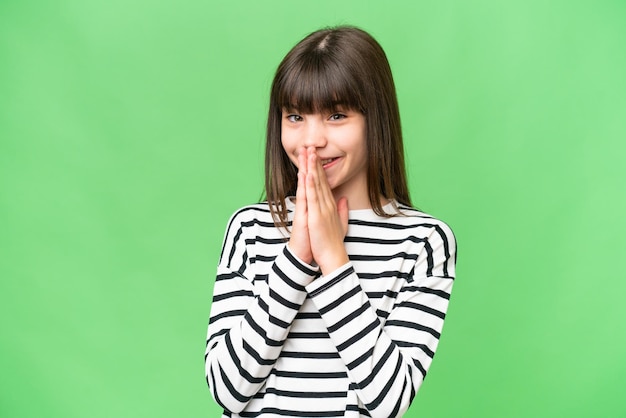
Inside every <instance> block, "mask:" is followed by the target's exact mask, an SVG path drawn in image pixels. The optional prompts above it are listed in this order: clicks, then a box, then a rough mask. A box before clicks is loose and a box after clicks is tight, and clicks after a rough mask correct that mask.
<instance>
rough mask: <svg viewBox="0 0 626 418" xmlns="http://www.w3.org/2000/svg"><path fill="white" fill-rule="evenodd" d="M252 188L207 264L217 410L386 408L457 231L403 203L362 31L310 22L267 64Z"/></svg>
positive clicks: (415, 350)
mask: <svg viewBox="0 0 626 418" xmlns="http://www.w3.org/2000/svg"><path fill="white" fill-rule="evenodd" d="M265 190H266V195H267V202H264V203H260V204H256V205H251V206H247V207H244V208H243V209H240V210H239V211H237V212H236V213H235V214H234V215H233V216H232V218H231V219H230V222H229V224H228V227H227V230H226V235H225V238H224V245H223V249H222V254H221V257H220V261H219V266H218V269H217V279H216V281H215V286H214V293H213V303H212V305H211V318H210V321H209V329H208V338H207V346H206V347H207V348H206V356H205V366H206V378H207V382H208V384H209V387H210V389H211V392H212V394H213V397H214V398H215V400H216V401H217V402H218V403H219V404H220V405H221V406H222V407H223V408H224V415H223V416H224V417H252V416H255V417H256V416H262V417H270V416H271V417H275V416H299V417H363V416H367V417H395V416H401V415H402V414H403V413H404V412H405V411H406V410H407V408H408V407H409V404H410V403H411V400H412V399H413V397H414V396H415V393H416V392H417V390H418V388H419V387H420V385H421V383H422V381H423V379H424V377H425V376H426V371H427V370H428V367H429V366H430V363H431V361H432V358H433V356H434V354H435V349H436V348H437V343H438V341H439V336H440V333H441V329H442V326H443V321H444V317H445V313H446V310H447V307H448V300H449V298H450V291H451V289H452V283H453V279H454V267H455V258H456V243H455V240H454V236H453V235H452V232H451V230H450V229H449V228H448V226H447V225H446V224H445V223H443V222H441V221H439V220H437V219H435V218H433V217H431V216H429V215H426V214H424V213H422V212H419V211H418V210H416V209H413V208H412V207H411V202H410V199H409V192H408V189H407V182H406V174H405V167H404V157H403V147H402V136H401V132H400V117H399V112H398V105H397V99H396V94H395V87H394V84H393V79H392V76H391V70H390V68H389V64H388V62H387V58H386V56H385V53H384V52H383V50H382V48H381V47H380V45H379V44H378V43H377V42H376V41H375V40H374V39H373V38H372V37H371V36H370V35H368V34H367V33H365V32H363V31H362V30H360V29H357V28H353V27H337V28H332V29H324V30H320V31H317V32H314V33H312V34H310V35H309V36H307V37H306V38H304V39H303V40H302V41H301V42H300V43H298V44H297V45H296V46H295V47H294V48H293V49H292V50H291V51H290V52H289V53H288V54H287V56H286V57H285V58H284V59H283V61H282V62H281V64H280V66H279V67H278V70H277V71H276V76H275V78H274V82H273V84H272V90H271V96H270V109H269V117H268V125H267V145H266V154H265Z"/></svg>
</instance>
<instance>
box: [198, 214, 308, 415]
mask: <svg viewBox="0 0 626 418" xmlns="http://www.w3.org/2000/svg"><path fill="white" fill-rule="evenodd" d="M254 212H255V210H254V209H243V210H241V211H239V212H238V213H236V214H235V215H233V217H232V218H231V221H230V223H229V226H228V228H227V231H226V236H225V239H224V245H223V249H222V255H221V257H220V263H219V265H218V269H217V278H216V281H215V285H214V288H213V302H212V305H211V315H210V320H209V327H208V336H207V346H206V354H205V374H206V379H207V383H208V385H209V388H210V389H211V392H212V395H213V397H214V398H215V400H216V402H217V403H219V404H220V405H221V406H222V407H223V408H224V409H225V410H227V411H231V412H240V411H242V410H243V409H244V407H245V406H246V404H247V403H248V401H249V400H250V399H251V398H252V396H254V395H255V394H256V393H257V392H258V390H259V389H260V388H261V387H262V385H263V383H264V382H265V379H266V378H267V376H268V375H269V373H270V371H271V369H272V367H273V365H274V363H275V361H276V359H277V358H278V356H279V354H280V352H281V350H282V346H283V343H284V341H285V339H286V338H287V334H288V332H289V328H290V326H291V323H292V321H293V319H294V318H295V315H296V313H297V312H298V309H299V308H300V305H301V304H302V303H303V302H304V299H305V297H306V291H305V288H304V286H305V285H306V284H308V283H310V281H311V280H312V279H313V278H314V277H315V276H316V275H317V271H316V270H315V269H314V268H313V267H311V266H308V265H306V264H304V263H303V262H302V261H300V260H298V259H297V257H295V256H294V255H293V254H292V253H291V252H290V251H289V249H288V247H287V246H285V247H284V249H283V251H282V252H281V253H280V254H279V255H278V256H277V257H276V259H275V260H274V264H273V266H272V270H271V273H270V274H269V276H268V279H267V281H268V283H267V284H268V285H267V286H265V287H264V290H263V291H261V293H260V294H258V295H256V296H255V288H254V284H253V283H254V282H253V279H254V277H255V272H254V265H255V264H254V263H249V260H248V252H247V248H246V236H245V228H246V227H250V226H251V225H253V224H254V223H255V222H257V220H256V218H255V215H254Z"/></svg>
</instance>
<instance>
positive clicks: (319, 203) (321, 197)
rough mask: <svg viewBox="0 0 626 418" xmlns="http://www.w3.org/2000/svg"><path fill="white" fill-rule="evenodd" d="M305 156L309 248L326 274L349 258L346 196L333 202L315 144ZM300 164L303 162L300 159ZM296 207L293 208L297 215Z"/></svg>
mask: <svg viewBox="0 0 626 418" xmlns="http://www.w3.org/2000/svg"><path fill="white" fill-rule="evenodd" d="M306 157H307V158H306V163H307V164H306V167H307V169H306V170H307V171H306V183H305V185H306V196H305V198H306V212H307V220H308V234H309V240H310V251H311V254H312V256H313V259H314V260H315V262H316V263H317V264H318V265H319V266H320V269H321V270H322V273H323V274H328V273H330V272H332V271H334V270H336V269H337V268H339V267H341V266H342V265H344V264H346V263H347V262H348V261H349V258H348V254H347V253H346V249H345V247H344V243H343V239H344V238H345V236H346V232H347V231H348V200H347V199H346V198H345V197H342V198H340V199H339V200H338V201H337V203H335V198H334V197H333V193H332V191H331V189H330V186H329V185H328V180H327V178H326V173H325V172H324V167H322V164H321V162H320V159H319V157H318V156H317V153H316V152H315V148H314V147H309V149H308V152H307V153H306ZM299 164H300V166H302V163H301V162H300V160H299ZM298 192H300V176H299V177H298ZM296 201H297V198H296ZM296 205H297V203H296ZM297 211H298V209H297V208H296V215H297Z"/></svg>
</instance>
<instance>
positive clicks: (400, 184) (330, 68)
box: [265, 26, 411, 227]
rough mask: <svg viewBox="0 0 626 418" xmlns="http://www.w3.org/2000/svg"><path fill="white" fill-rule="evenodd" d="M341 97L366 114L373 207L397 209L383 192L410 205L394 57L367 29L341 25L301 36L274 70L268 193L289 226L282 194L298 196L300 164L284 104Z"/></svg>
mask: <svg viewBox="0 0 626 418" xmlns="http://www.w3.org/2000/svg"><path fill="white" fill-rule="evenodd" d="M338 104H341V105H342V106H345V107H347V108H349V109H352V110H358V111H360V112H362V113H363V114H364V115H365V119H366V144H367V145H366V146H367V156H368V164H367V184H368V195H369V200H370V204H371V205H372V208H373V210H374V212H375V213H376V214H378V215H380V216H386V217H391V216H394V214H388V213H385V212H384V210H383V208H382V205H381V201H380V197H381V196H383V197H385V198H386V199H394V200H396V201H397V202H398V203H401V204H404V205H408V206H411V199H410V197H409V191H408V187H407V181H406V171H405V166H404V149H403V145H402V132H401V127H400V113H399V110H398V100H397V98H396V89H395V86H394V82H393V77H392V75H391V68H390V67H389V62H388V61H387V57H386V55H385V52H384V51H383V49H382V48H381V46H380V45H379V44H378V42H376V40H375V39H374V38H372V36H371V35H369V34H368V33H367V32H365V31H363V30H361V29H358V28H355V27H351V26H339V27H335V28H327V29H321V30H318V31H316V32H313V33H311V34H310V35H308V36H307V37H305V38H304V39H303V40H301V41H300V42H299V43H298V44H297V45H296V46H295V47H293V49H292V50H291V51H289V53H288V54H287V55H286V56H285V58H283V60H282V62H281V63H280V65H279V66H278V69H277V70H276V75H275V76H274V81H273V83H272V89H271V93H270V107H269V115H268V118H267V142H266V148H265V194H266V198H267V201H268V202H269V207H270V210H271V212H272V215H273V216H274V219H275V220H276V223H277V225H278V226H282V227H284V226H286V223H287V209H286V207H285V199H286V198H287V197H288V196H295V194H296V186H297V168H296V166H295V165H294V164H293V163H292V162H291V160H290V159H289V157H288V156H287V154H286V153H285V151H284V149H283V147H282V143H281V118H282V111H283V109H297V110H298V111H299V112H303V113H314V112H321V111H326V110H333V109H334V108H335V107H336V106H337V105H338Z"/></svg>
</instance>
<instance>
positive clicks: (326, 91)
mask: <svg viewBox="0 0 626 418" xmlns="http://www.w3.org/2000/svg"><path fill="white" fill-rule="evenodd" d="M306 58H307V59H301V60H299V62H295V63H292V64H294V65H292V66H287V68H285V69H284V72H283V77H281V78H280V80H278V83H277V86H276V87H277V92H276V93H277V94H276V99H277V103H276V104H277V105H278V108H279V109H281V110H282V109H289V110H297V111H298V112H302V113H321V112H325V111H334V110H336V109H337V108H338V107H341V108H346V109H349V110H358V111H361V112H365V101H364V99H363V97H362V95H361V94H360V92H361V91H362V90H363V86H362V85H360V84H361V83H359V82H358V80H356V78H355V77H354V75H353V74H351V72H350V71H349V69H348V68H346V67H344V66H342V65H341V63H340V62H338V60H331V59H329V58H330V57H328V56H327V55H325V54H320V51H315V52H313V53H312V54H311V55H310V56H308V57H306Z"/></svg>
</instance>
